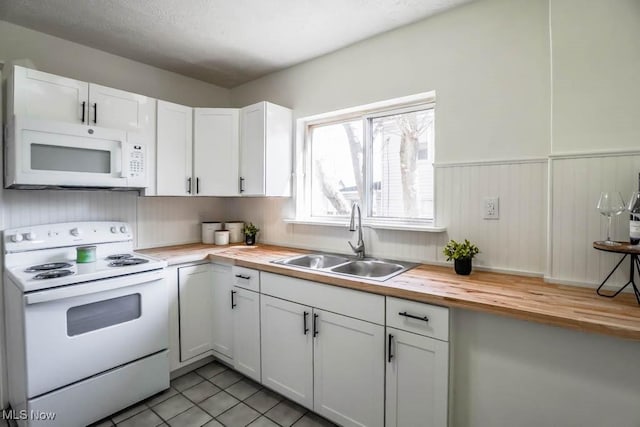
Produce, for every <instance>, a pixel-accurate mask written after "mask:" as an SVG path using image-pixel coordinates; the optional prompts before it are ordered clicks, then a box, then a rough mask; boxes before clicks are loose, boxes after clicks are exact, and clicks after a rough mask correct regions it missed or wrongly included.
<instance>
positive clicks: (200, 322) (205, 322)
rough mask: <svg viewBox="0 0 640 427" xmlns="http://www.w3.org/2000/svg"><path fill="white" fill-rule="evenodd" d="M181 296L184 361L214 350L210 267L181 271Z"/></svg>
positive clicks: (189, 268)
mask: <svg viewBox="0 0 640 427" xmlns="http://www.w3.org/2000/svg"><path fill="white" fill-rule="evenodd" d="M178 283H179V286H178V288H179V295H180V360H181V361H183V362H184V361H185V360H188V359H191V358H193V357H196V356H198V355H200V354H203V353H206V352H207V351H209V350H211V335H212V334H211V324H212V318H211V313H212V311H213V293H212V291H211V287H212V285H211V268H210V265H209V264H201V265H195V266H192V267H182V268H180V269H178Z"/></svg>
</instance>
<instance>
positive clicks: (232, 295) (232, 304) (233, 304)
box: [231, 291, 238, 310]
mask: <svg viewBox="0 0 640 427" xmlns="http://www.w3.org/2000/svg"><path fill="white" fill-rule="evenodd" d="M235 294H236V291H231V309H232V310H233V308H234V307H235V306H236V305H238V304H236V301H235V298H234V296H235Z"/></svg>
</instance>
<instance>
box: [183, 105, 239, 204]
mask: <svg viewBox="0 0 640 427" xmlns="http://www.w3.org/2000/svg"><path fill="white" fill-rule="evenodd" d="M193 115H194V126H193V168H194V178H195V194H196V195H197V196H237V195H238V144H239V139H238V133H239V117H240V115H239V110H238V109H235V108H195V109H194V113H193Z"/></svg>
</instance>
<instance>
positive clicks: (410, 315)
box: [398, 311, 429, 322]
mask: <svg viewBox="0 0 640 427" xmlns="http://www.w3.org/2000/svg"><path fill="white" fill-rule="evenodd" d="M398 314H399V315H400V316H404V317H408V318H410V319H416V320H422V321H424V322H429V318H428V317H427V316H423V317H420V316H415V315H413V314H409V313H407V312H406V311H401V312H400V313H398Z"/></svg>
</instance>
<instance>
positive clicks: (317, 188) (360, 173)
mask: <svg viewBox="0 0 640 427" xmlns="http://www.w3.org/2000/svg"><path fill="white" fill-rule="evenodd" d="M434 120H435V96H434V94H433V93H427V94H420V95H416V96H412V97H405V98H401V99H397V100H391V101H385V102H383V103H376V104H370V105H366V106H362V107H357V108H352V109H349V110H342V111H338V112H335V113H329V114H324V115H321V116H315V117H311V118H307V119H301V120H300V122H299V123H300V125H301V126H299V130H301V131H303V132H304V138H303V140H304V142H303V144H302V147H300V148H302V156H301V158H300V161H299V163H298V167H299V168H300V169H299V170H302V172H303V173H302V177H301V178H300V180H299V181H298V195H299V197H298V200H297V208H298V220H300V221H302V222H311V223H314V222H315V223H332V222H335V223H340V224H342V223H345V221H346V218H347V217H348V215H349V214H350V212H351V205H352V204H353V203H354V202H357V203H359V204H360V206H361V208H362V215H363V220H364V222H365V223H366V224H368V225H372V226H376V225H379V226H380V228H385V227H384V225H385V224H386V225H390V226H394V225H395V226H398V228H402V226H406V227H408V228H411V226H415V227H416V228H420V227H429V226H433V224H434V222H435V221H434V220H435V215H434V180H433V175H434V172H433V159H434ZM389 228H395V227H389Z"/></svg>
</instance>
